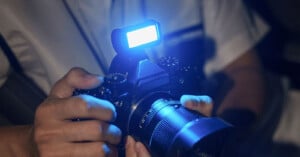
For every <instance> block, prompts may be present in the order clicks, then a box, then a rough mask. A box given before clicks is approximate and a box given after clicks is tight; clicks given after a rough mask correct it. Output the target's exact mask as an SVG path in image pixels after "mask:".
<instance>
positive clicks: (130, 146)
mask: <svg viewBox="0 0 300 157" xmlns="http://www.w3.org/2000/svg"><path fill="white" fill-rule="evenodd" d="M125 147H126V157H137V152H136V150H135V141H134V139H133V138H132V137H131V136H127V139H126V146H125Z"/></svg>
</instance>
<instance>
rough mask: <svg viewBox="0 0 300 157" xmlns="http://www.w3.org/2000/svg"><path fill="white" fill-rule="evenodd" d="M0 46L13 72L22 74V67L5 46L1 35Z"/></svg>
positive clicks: (6, 45)
mask: <svg viewBox="0 0 300 157" xmlns="http://www.w3.org/2000/svg"><path fill="white" fill-rule="evenodd" d="M0 46H1V49H2V50H3V52H4V54H5V55H6V57H7V59H8V61H9V63H10V65H11V67H12V68H13V70H15V71H16V72H18V73H22V72H23V69H22V66H21V65H20V63H19V61H18V60H17V58H16V56H15V55H14V53H13V51H12V50H11V48H10V47H9V45H8V44H7V42H6V40H5V39H4V37H3V36H2V34H0Z"/></svg>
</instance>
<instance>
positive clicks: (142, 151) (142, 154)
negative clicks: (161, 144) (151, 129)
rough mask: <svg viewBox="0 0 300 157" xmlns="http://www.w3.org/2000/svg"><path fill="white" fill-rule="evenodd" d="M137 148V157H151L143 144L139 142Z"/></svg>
mask: <svg viewBox="0 0 300 157" xmlns="http://www.w3.org/2000/svg"><path fill="white" fill-rule="evenodd" d="M135 148H136V151H137V157H150V153H149V152H148V150H147V149H146V147H145V146H144V145H143V144H142V143H141V142H137V143H136V144H135Z"/></svg>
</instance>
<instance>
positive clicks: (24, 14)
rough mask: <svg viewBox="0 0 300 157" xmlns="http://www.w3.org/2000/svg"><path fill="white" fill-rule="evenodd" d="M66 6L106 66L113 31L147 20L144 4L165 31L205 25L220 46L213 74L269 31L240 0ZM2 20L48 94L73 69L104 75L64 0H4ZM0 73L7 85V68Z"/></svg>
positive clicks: (133, 0) (208, 67) (128, 0)
mask: <svg viewBox="0 0 300 157" xmlns="http://www.w3.org/2000/svg"><path fill="white" fill-rule="evenodd" d="M141 2H144V3H141ZM67 4H68V6H69V7H70V9H71V12H72V13H73V15H74V16H75V18H76V20H77V21H78V23H79V25H80V26H81V28H82V30H83V32H84V34H85V35H86V36H87V39H88V41H89V42H90V43H91V45H92V47H93V48H94V49H95V50H96V53H97V55H98V56H99V58H100V59H101V61H102V62H103V64H104V66H106V67H108V66H109V63H110V61H111V60H112V58H113V56H114V50H113V48H112V46H111V43H110V33H111V31H112V30H113V28H115V27H120V26H125V25H128V24H134V23H138V22H139V21H142V20H143V18H144V17H143V16H142V14H141V12H143V11H142V10H141V8H142V7H141V6H142V5H143V4H144V8H145V9H146V10H147V18H152V19H155V20H157V21H159V22H160V23H161V25H162V31H163V33H170V32H173V31H176V30H179V29H182V28H184V27H188V26H192V25H194V24H197V23H204V27H205V34H206V35H208V36H210V37H212V38H213V39H214V40H215V43H216V45H217V47H216V52H215V53H216V56H214V58H212V59H210V60H208V61H207V63H206V64H205V72H206V74H208V75H209V74H211V73H213V72H216V71H218V70H221V69H222V68H224V67H225V66H226V65H228V64H229V63H230V62H232V61H233V60H235V59H236V58H238V57H239V56H240V55H242V54H243V53H245V52H246V51H247V50H248V49H250V48H251V47H253V46H254V45H255V44H256V43H257V42H258V41H259V40H260V39H261V38H262V37H263V35H264V34H265V33H266V31H267V26H266V25H265V24H264V23H263V21H261V20H260V19H259V18H258V17H257V16H254V18H253V19H251V18H250V17H249V15H248V13H247V9H246V8H245V7H244V6H243V4H242V2H241V1H238V0H227V1H226V2H225V1H222V0H202V1H200V0H186V1H181V0H164V1H160V0H148V1H147V0H144V1H141V0H124V1H121V0H114V1H109V0H84V1H82V0H67ZM0 17H1V23H0V30H1V33H2V34H3V35H4V37H5V38H6V40H7V41H8V43H9V44H10V46H11V47H12V49H13V51H14V52H15V55H16V56H17V58H18V59H19V61H20V63H21V65H22V66H23V68H24V69H25V72H26V73H27V74H28V75H29V76H30V77H31V78H33V79H34V80H35V81H36V82H37V84H38V85H39V86H41V87H42V89H43V90H44V91H46V92H48V91H49V90H50V87H51V86H52V85H53V84H54V82H56V81H57V80H58V79H59V78H61V77H62V76H63V75H64V74H65V73H66V72H67V71H68V70H69V69H70V68H71V67H74V66H77V67H83V68H85V69H87V70H88V71H90V72H92V73H97V74H103V70H102V69H101V68H100V67H99V66H98V64H97V62H96V60H95V57H94V56H93V54H92V53H91V49H90V48H89V46H88V45H87V44H86V42H85V40H84V39H83V37H82V35H81V34H80V33H79V30H78V28H77V27H76V26H75V24H74V21H73V20H72V18H71V16H70V14H69V12H68V11H67V9H66V8H65V6H64V5H63V2H62V1H61V0H51V1H49V0H32V1H20V0H1V1H0ZM2 60H4V59H3V57H1V58H0V63H1V64H2V63H4V62H3V61H2ZM5 64H7V63H5ZM1 66H2V65H1ZM3 67H4V66H3ZM5 67H7V65H5ZM0 70H1V71H0V74H1V75H0V76H1V80H2V82H3V80H5V74H3V73H5V72H6V71H7V68H6V69H3V68H0ZM0 83H1V82H0Z"/></svg>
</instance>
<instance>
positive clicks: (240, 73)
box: [218, 50, 265, 116]
mask: <svg viewBox="0 0 300 157" xmlns="http://www.w3.org/2000/svg"><path fill="white" fill-rule="evenodd" d="M224 71H225V73H226V74H227V75H229V77H231V78H232V79H233V80H234V87H233V88H232V89H231V90H230V92H229V93H228V95H227V96H226V98H225V99H224V101H223V103H222V104H221V106H220V108H219V110H218V114H221V113H222V112H223V111H225V110H226V109H246V110H249V111H252V112H253V113H254V114H255V115H256V116H259V115H260V114H261V112H262V108H263V103H264V98H265V86H264V76H263V71H262V68H261V65H260V63H259V59H258V58H257V56H256V55H255V52H254V51H253V50H251V52H247V53H246V54H244V55H243V56H241V57H240V58H239V59H238V60H237V61H235V62H234V63H232V64H231V65H229V66H228V67H226V68H225V69H224Z"/></svg>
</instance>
